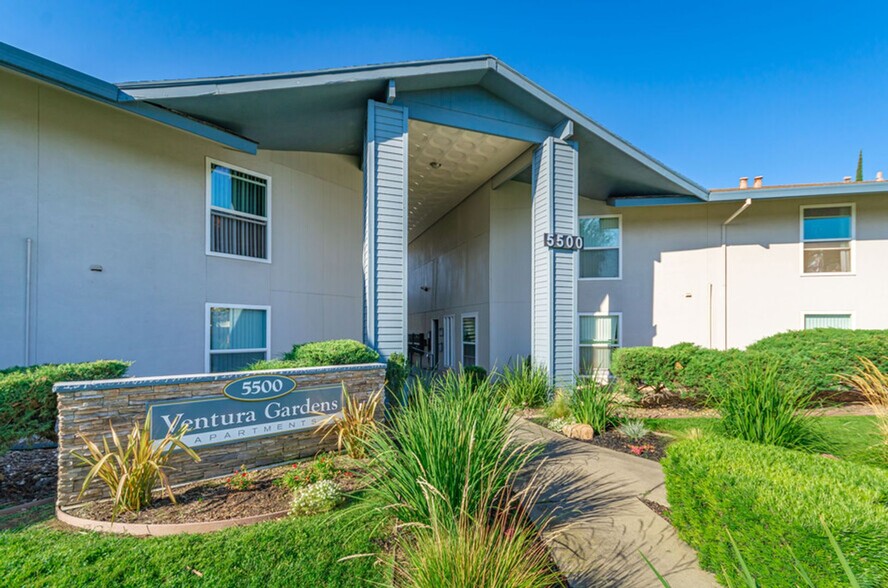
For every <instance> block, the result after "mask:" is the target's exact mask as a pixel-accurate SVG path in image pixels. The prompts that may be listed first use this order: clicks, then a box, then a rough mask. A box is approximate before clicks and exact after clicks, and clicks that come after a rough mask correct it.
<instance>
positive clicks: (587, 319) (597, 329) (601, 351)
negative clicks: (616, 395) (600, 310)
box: [579, 314, 620, 376]
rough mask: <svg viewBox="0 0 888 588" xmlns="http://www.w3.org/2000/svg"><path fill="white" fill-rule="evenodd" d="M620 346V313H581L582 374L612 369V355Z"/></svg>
mask: <svg viewBox="0 0 888 588" xmlns="http://www.w3.org/2000/svg"><path fill="white" fill-rule="evenodd" d="M619 346H620V315H619V314H594V315H592V314H582V315H580V355H579V357H580V370H579V371H580V374H581V375H586V376H594V375H599V374H602V373H607V372H608V371H610V366H611V355H612V354H613V351H614V349H616V348H617V347H619Z"/></svg>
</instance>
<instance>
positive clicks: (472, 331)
mask: <svg viewBox="0 0 888 588" xmlns="http://www.w3.org/2000/svg"><path fill="white" fill-rule="evenodd" d="M477 362H478V317H477V315H465V314H464V315H463V317H462V364H463V366H466V367H467V366H470V365H476V364H477Z"/></svg>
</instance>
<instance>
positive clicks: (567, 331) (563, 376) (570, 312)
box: [531, 137, 579, 386]
mask: <svg viewBox="0 0 888 588" xmlns="http://www.w3.org/2000/svg"><path fill="white" fill-rule="evenodd" d="M531 194H532V197H533V202H532V216H531V218H532V225H533V228H532V239H533V245H532V252H533V260H532V275H533V278H532V279H533V293H532V298H531V313H532V317H531V355H532V356H533V359H534V361H535V362H536V363H537V364H539V365H542V366H545V367H546V369H548V370H549V374H550V377H551V378H552V380H553V382H554V383H555V385H556V386H566V385H569V384H570V382H571V381H572V380H573V377H574V370H575V369H576V353H577V344H576V343H577V342H576V333H575V329H576V320H577V275H576V274H577V260H576V256H577V255H578V254H577V253H576V252H575V251H569V250H563V249H549V248H548V247H546V244H545V242H544V238H543V236H544V235H545V234H546V233H565V234H568V235H576V234H577V233H578V231H579V227H578V219H577V198H578V194H577V148H576V145H575V144H573V143H571V142H566V141H562V140H560V139H556V138H554V137H550V138H548V139H546V140H545V141H544V142H543V143H542V144H541V145H540V146H539V147H538V148H537V149H536V151H534V154H533V187H532V190H531Z"/></svg>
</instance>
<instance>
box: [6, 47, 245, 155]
mask: <svg viewBox="0 0 888 588" xmlns="http://www.w3.org/2000/svg"><path fill="white" fill-rule="evenodd" d="M0 68H5V69H7V70H10V71H13V72H16V73H18V74H21V75H24V76H27V77H30V78H33V79H36V80H39V81H41V82H44V83H47V84H50V85H52V86H56V87H58V88H62V89H64V90H67V91H69V92H73V93H75V94H79V95H81V96H85V97H87V98H91V99H93V100H96V101H99V102H102V103H104V104H108V105H110V106H113V107H115V108H119V109H121V110H125V111H127V112H131V113H132V114H135V115H138V116H142V117H145V118H148V119H151V120H154V121H157V122H160V123H162V124H165V125H168V126H171V127H174V128H177V129H179V130H182V131H185V132H188V133H191V134H195V135H198V136H201V137H203V138H205V139H209V140H211V141H215V142H216V143H220V144H222V145H225V146H226V147H231V148H232V149H237V150H239V151H246V152H247V153H256V143H255V142H254V141H250V140H249V139H245V138H244V137H241V136H238V135H236V134H234V133H232V132H230V131H228V130H227V129H223V128H219V127H217V126H215V125H212V124H209V123H207V122H206V121H201V120H197V119H195V118H192V117H189V116H185V115H183V114H181V113H176V112H172V111H170V110H169V109H167V108H164V107H161V106H157V105H154V104H151V103H147V102H142V101H139V100H136V99H135V98H134V97H133V96H130V95H129V94H127V93H126V92H124V91H123V90H121V89H120V88H118V87H117V86H115V85H114V84H112V83H110V82H106V81H104V80H100V79H99V78H96V77H93V76H90V75H88V74H85V73H83V72H79V71H77V70H75V69H71V68H70V67H66V66H64V65H61V64H58V63H56V62H54V61H50V60H48V59H44V58H42V57H39V56H37V55H34V54H33V53H28V52H27V51H22V50H21V49H18V48H16V47H13V46H12V45H7V44H6V43H2V42H0Z"/></svg>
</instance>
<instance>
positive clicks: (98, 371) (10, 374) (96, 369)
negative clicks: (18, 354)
mask: <svg viewBox="0 0 888 588" xmlns="http://www.w3.org/2000/svg"><path fill="white" fill-rule="evenodd" d="M129 366H130V363H128V362H124V361H114V360H103V361H93V362H90V363H66V364H45V365H39V366H32V367H14V368H8V369H6V370H3V371H2V372H0V453H2V452H3V451H4V450H5V449H6V448H7V447H9V445H11V444H13V443H15V442H16V441H18V440H19V439H21V438H22V437H30V436H32V435H37V436H40V437H44V438H47V439H55V436H56V433H55V422H56V418H57V417H58V408H57V406H58V405H57V401H56V395H55V393H54V392H53V391H52V386H53V384H55V383H57V382H79V381H83V380H107V379H113V378H120V377H122V376H123V375H124V374H125V373H126V370H127V368H129Z"/></svg>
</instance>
